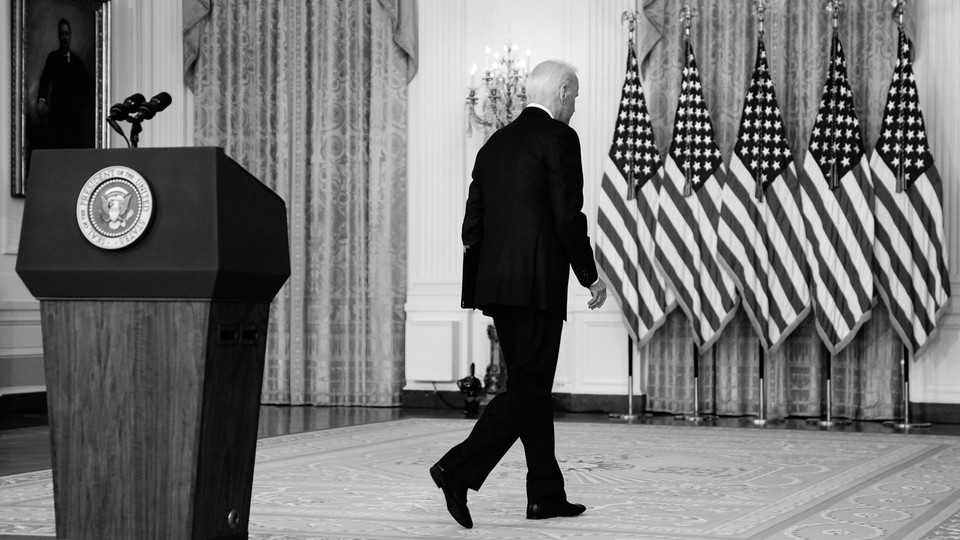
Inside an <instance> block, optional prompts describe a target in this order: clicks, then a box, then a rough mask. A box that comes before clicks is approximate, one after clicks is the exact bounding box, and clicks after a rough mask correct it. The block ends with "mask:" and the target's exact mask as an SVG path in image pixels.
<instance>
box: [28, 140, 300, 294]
mask: <svg viewBox="0 0 960 540" xmlns="http://www.w3.org/2000/svg"><path fill="white" fill-rule="evenodd" d="M121 168H122V169H121ZM115 170H123V171H127V170H129V171H133V173H134V175H133V176H134V177H135V178H136V179H135V180H134V181H132V182H129V181H128V182H126V184H123V185H121V187H123V188H124V189H125V191H123V190H116V189H114V188H112V187H111V188H108V189H105V190H104V189H102V188H103V187H104V186H107V184H106V183H103V182H101V180H102V179H103V178H105V177H118V175H117V174H114V171H115ZM104 171H105V172H104ZM98 173H100V174H98ZM140 179H142V181H143V182H140ZM111 181H114V182H122V181H123V180H122V179H121V180H117V178H111ZM27 182H28V183H27V191H28V194H27V199H26V205H25V208H24V217H23V226H22V228H21V236H20V251H19V255H18V258H17V273H18V274H19V275H20V277H21V279H23V281H24V283H25V284H26V285H27V288H28V289H29V290H30V292H31V293H32V294H33V295H34V296H36V297H37V298H88V299H97V298H102V299H154V298H156V299H178V298H185V299H228V300H230V299H235V300H245V301H249V300H254V301H260V300H263V301H270V300H271V299H273V297H274V296H275V295H276V293H277V292H278V291H279V290H280V287H282V286H283V284H284V283H285V282H286V280H287V278H288V277H289V275H290V252H289V246H288V236H287V212H286V205H285V204H284V202H283V200H282V199H281V198H280V197H279V196H278V195H277V194H276V193H274V192H273V191H272V190H271V189H270V188H269V187H267V186H266V185H264V184H263V183H261V182H260V181H259V180H257V179H256V178H255V177H254V176H253V175H251V174H250V173H249V172H247V171H246V169H244V168H243V167H241V166H240V165H239V164H238V163H237V162H235V161H234V160H232V159H230V158H229V157H228V156H227V155H226V154H225V153H224V151H223V149H222V148H219V147H191V148H137V149H115V150H102V149H76V150H36V151H34V153H33V155H32V158H31V170H30V174H29V177H28V181H27ZM144 183H145V185H146V187H147V190H145V191H143V192H142V193H141V191H139V190H138V188H139V187H142V184H144ZM98 186H100V187H99V188H98ZM111 191H114V193H113V194H112V195H108V193H109V192H111ZM117 192H119V196H118V195H117ZM127 192H135V193H133V194H132V195H131V194H129V193H127ZM125 195H126V198H124V196H125ZM140 195H143V197H142V199H140V198H138V197H139V196H140ZM111 196H112V197H113V202H111V201H108V199H109V198H110V197H111ZM131 198H132V199H134V201H135V202H136V201H139V204H140V206H138V207H137V209H138V213H137V214H136V217H132V218H130V221H131V223H130V224H129V225H128V224H127V223H126V222H124V221H122V219H123V218H124V217H125V216H127V215H133V214H134V212H132V211H130V210H128V209H127V206H129V207H130V209H131V210H132V209H133V207H134V205H135V204H134V203H130V202H129V200H130V199H131ZM111 205H113V206H111ZM118 208H119V210H120V211H121V212H122V213H121V215H120V216H119V217H118V216H117V214H118V211H117V209H118ZM110 210H114V211H113V212H112V213H111V211H110ZM141 210H143V211H141ZM134 220H136V223H133V221H134ZM121 224H123V225H124V227H127V228H129V229H130V230H131V233H136V234H137V235H138V236H137V235H135V234H130V235H129V236H127V237H126V240H123V237H121V236H119V232H118V233H117V235H118V236H117V238H120V239H121V240H123V242H128V243H126V244H124V245H122V247H116V242H119V240H117V241H116V242H115V239H113V238H112V237H111V235H112V233H111V231H112V230H114V229H116V230H117V231H120V232H122V231H124V228H123V227H121V226H120V225H121ZM91 225H93V227H91ZM136 227H140V229H139V230H135V229H136ZM96 231H101V232H102V233H103V235H105V236H106V237H108V238H107V240H109V241H111V242H115V243H114V247H112V248H111V249H105V248H104V247H102V245H103V244H104V242H103V238H104V236H101V235H98V234H97V232H96ZM91 236H94V237H96V238H94V239H93V240H90V239H88V238H91ZM131 238H133V240H130V239H131ZM96 241H99V242H100V244H101V245H96ZM121 243H122V242H121Z"/></svg>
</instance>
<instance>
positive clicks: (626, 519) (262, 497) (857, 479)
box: [0, 419, 960, 540]
mask: <svg viewBox="0 0 960 540" xmlns="http://www.w3.org/2000/svg"><path fill="white" fill-rule="evenodd" d="M471 426H472V422H471V421H467V420H442V419H409V420H397V421H391V422H384V423H379V424H368V425H361V426H354V427H348V428H337V429H330V430H324V431H317V432H311V433H303V434H298V435H288V436H282V437H274V438H270V439H263V440H261V441H259V446H258V454H257V466H256V475H255V479H254V486H253V504H252V509H251V520H250V521H251V523H250V538H251V539H255V540H281V539H327V538H329V539H348V538H349V539H388V538H414V537H415V538H484V539H487V538H517V539H572V538H577V539H649V538H660V539H680V538H692V539H694V538H732V539H740V538H751V539H776V538H790V539H820V538H831V539H833V538H844V539H854V538H897V539H947V538H953V539H960V437H944V436H933V435H912V434H911V435H902V434H866V433H864V434H859V433H832V432H820V431H790V430H761V429H752V428H715V427H702V426H697V427H693V426H650V425H625V424H618V423H610V424H582V423H558V424H557V444H558V447H557V454H558V457H559V458H560V460H561V467H562V468H563V469H564V474H565V477H566V480H567V493H568V494H569V496H570V499H571V500H573V501H576V502H582V503H584V504H586V505H587V507H588V509H587V513H586V514H584V515H582V516H580V517H576V518H563V519H552V520H545V521H528V520H526V519H524V507H525V504H526V501H525V500H524V488H523V480H524V472H525V469H524V467H525V466H524V461H523V453H522V451H521V448H520V447H519V445H518V446H516V447H514V448H513V449H512V450H511V451H510V453H508V454H507V456H506V457H505V458H504V460H503V461H502V462H501V464H500V466H499V467H497V468H496V469H495V470H494V471H493V474H492V475H491V476H490V478H489V480H488V481H487V484H486V485H485V486H484V488H483V489H482V490H481V491H480V492H478V493H474V492H471V493H470V509H471V512H472V514H473V518H474V522H475V526H474V528H473V529H462V528H460V527H459V526H457V525H456V524H455V523H454V522H453V520H452V519H451V518H450V517H449V515H448V514H447V512H446V509H445V506H444V504H443V497H442V495H441V492H440V490H438V489H437V488H436V487H435V486H434V485H433V483H432V482H431V480H430V478H429V475H428V474H427V469H428V468H429V466H430V465H432V464H433V463H434V462H435V461H436V460H437V458H438V457H439V456H440V455H442V454H443V452H444V451H446V449H447V448H449V447H450V446H451V445H453V444H455V443H457V442H459V441H460V440H462V439H463V438H464V437H465V436H466V435H467V433H468V432H469V430H470V428H471ZM53 523H54V516H53V495H52V484H51V479H50V472H49V471H42V472H38V473H30V474H21V475H15V476H7V477H3V478H0V535H33V536H53V535H54V525H53Z"/></svg>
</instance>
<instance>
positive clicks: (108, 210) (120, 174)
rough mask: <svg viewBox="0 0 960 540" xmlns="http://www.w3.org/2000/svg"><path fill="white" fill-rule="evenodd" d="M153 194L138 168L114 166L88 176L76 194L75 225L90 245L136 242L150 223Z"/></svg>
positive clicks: (116, 245)
mask: <svg viewBox="0 0 960 540" xmlns="http://www.w3.org/2000/svg"><path fill="white" fill-rule="evenodd" d="M152 213H153V194H152V193H151V192H150V186H149V185H147V181H146V180H144V179H143V176H141V175H140V173H138V172H137V171H135V170H133V169H130V168H128V167H122V166H119V165H118V166H114V167H106V168H104V169H101V170H100V171H99V172H97V173H96V174H94V175H93V176H91V177H90V179H89V180H87V182H86V183H85V184H84V185H83V189H81V190H80V196H79V197H77V224H78V225H79V226H80V232H82V233H83V236H84V237H85V238H86V239H87V240H89V241H90V243H91V244H93V245H95V246H97V247H98V248H102V249H120V248H122V247H126V246H129V245H130V244H132V243H133V242H135V241H136V240H137V239H138V238H140V235H142V234H143V232H144V231H145V230H146V229H147V225H149V224H150V216H151V215H152Z"/></svg>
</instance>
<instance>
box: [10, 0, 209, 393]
mask: <svg viewBox="0 0 960 540" xmlns="http://www.w3.org/2000/svg"><path fill="white" fill-rule="evenodd" d="M27 1H29V0H27ZM0 5H2V7H0V13H2V16H0V43H3V44H4V47H3V50H4V51H8V50H9V49H8V48H7V47H8V44H9V43H10V42H11V34H10V32H11V29H10V18H9V13H10V2H9V0H5V1H3V2H2V3H0ZM180 6H181V4H180V2H179V1H166V2H141V1H138V0H112V1H111V2H110V14H111V17H112V24H111V28H112V31H111V33H110V40H111V44H110V51H111V66H110V67H111V69H110V75H111V76H110V82H111V88H110V92H109V98H110V99H109V101H110V102H111V103H113V102H116V101H121V100H123V98H125V97H126V96H128V95H130V94H132V93H134V92H141V93H142V94H144V95H145V96H146V97H147V98H148V99H149V98H150V97H151V96H153V95H154V94H156V93H157V92H159V91H161V90H164V91H167V92H168V93H170V95H171V96H172V97H173V103H172V104H171V105H170V107H169V108H168V109H167V110H166V111H164V112H163V113H162V114H161V115H158V116H157V117H155V118H154V119H153V120H151V121H149V122H146V123H145V124H144V131H143V134H142V135H141V138H140V146H141V147H157V146H190V145H192V144H193V136H192V134H193V126H192V122H193V100H192V95H191V94H190V93H189V92H188V91H187V89H186V88H185V87H184V85H183V82H182V81H183V77H182V75H181V73H182V71H183V69H182V62H183V60H182V57H183V54H182V45H181V36H182V29H181V20H180V19H181V16H180ZM10 60H11V55H10V54H9V53H4V54H2V55H0V126H3V129H0V170H2V171H4V173H5V174H2V175H0V178H3V182H4V185H3V186H2V189H0V394H11V393H17V392H34V391H39V390H43V389H44V382H43V350H42V345H41V334H40V307H39V303H38V302H37V301H36V300H35V299H34V298H33V296H32V295H31V294H30V292H29V291H28V290H27V289H26V287H24V285H23V282H22V281H20V278H19V277H18V276H17V275H16V272H15V266H16V257H17V244H18V241H19V238H20V222H21V220H22V217H23V204H24V201H23V199H13V198H11V197H10V188H9V185H8V184H7V182H8V179H9V178H10V162H11V156H10V151H11V145H12V142H11V140H10V137H11V134H10V130H9V129H8V126H10V114H11V111H10V105H9V104H10V99H11V98H10V89H11V86H12V84H11V81H10V76H11V66H10ZM124 144H125V143H124V142H123V140H122V139H121V138H120V137H119V136H117V135H114V136H113V139H112V141H111V145H112V146H113V147H121V146H124ZM67 217H72V216H67ZM64 226H70V224H69V223H67V224H65V225H64Z"/></svg>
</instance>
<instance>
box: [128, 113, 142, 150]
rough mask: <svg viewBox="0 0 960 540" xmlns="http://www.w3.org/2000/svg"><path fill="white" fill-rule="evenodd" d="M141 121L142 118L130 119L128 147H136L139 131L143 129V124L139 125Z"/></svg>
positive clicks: (138, 140)
mask: <svg viewBox="0 0 960 540" xmlns="http://www.w3.org/2000/svg"><path fill="white" fill-rule="evenodd" d="M142 123H143V120H142V119H139V118H131V119H130V148H136V147H137V144H139V143H140V132H141V131H143V126H141V124H142Z"/></svg>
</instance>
